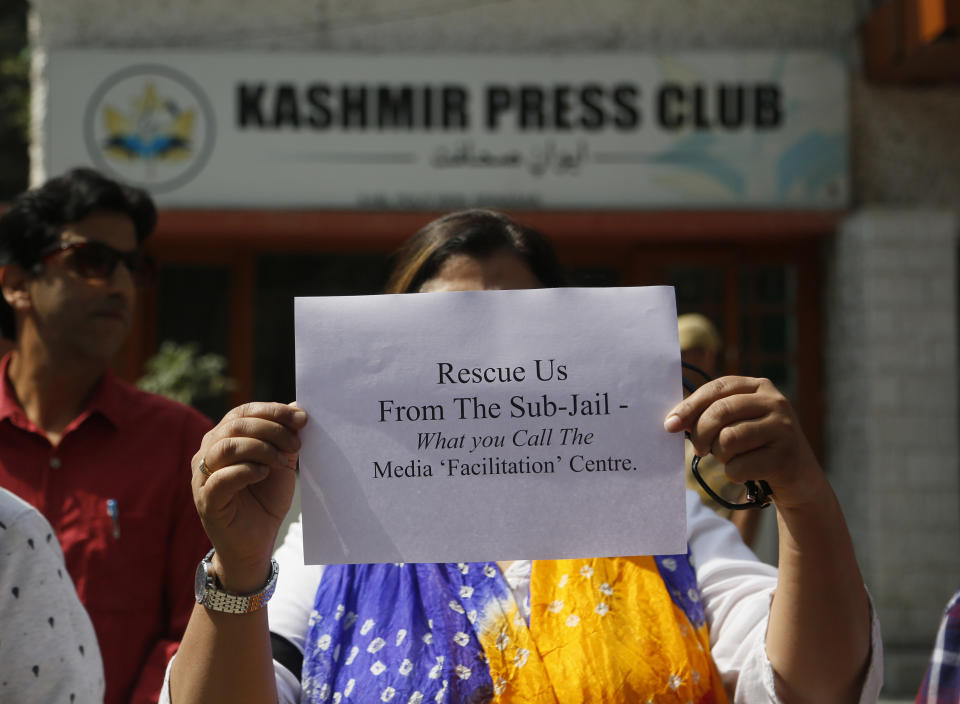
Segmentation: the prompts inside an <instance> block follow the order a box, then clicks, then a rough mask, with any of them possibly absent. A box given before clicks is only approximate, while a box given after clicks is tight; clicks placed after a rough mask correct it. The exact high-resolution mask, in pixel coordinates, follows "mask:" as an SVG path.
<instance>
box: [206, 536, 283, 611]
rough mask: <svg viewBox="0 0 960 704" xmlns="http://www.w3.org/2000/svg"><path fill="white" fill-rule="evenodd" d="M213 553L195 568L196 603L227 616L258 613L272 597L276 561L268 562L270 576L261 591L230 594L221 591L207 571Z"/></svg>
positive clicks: (275, 579) (276, 570) (215, 580)
mask: <svg viewBox="0 0 960 704" xmlns="http://www.w3.org/2000/svg"><path fill="white" fill-rule="evenodd" d="M213 553H214V551H213V550H211V551H210V552H208V553H207V555H206V557H204V558H203V561H202V562H201V563H200V565H199V567H198V568H197V579H198V585H197V589H196V598H197V603H199V604H203V605H204V607H206V608H207V609H210V610H211V611H219V612H221V613H227V614H249V613H252V612H254V611H259V610H260V609H262V608H263V607H264V606H266V605H267V602H268V601H270V597H272V596H273V592H274V590H275V589H276V587H277V575H278V574H279V572H280V566H279V565H278V564H277V561H276V560H274V559H272V558H271V560H270V576H269V577H268V578H267V583H266V585H265V586H264V587H263V589H261V590H260V591H257V592H254V593H253V594H230V593H229V592H226V591H224V590H223V588H222V585H221V584H220V580H219V579H216V578H215V576H213V575H211V574H210V573H209V571H208V566H209V565H210V564H211V561H212V558H213ZM201 571H202V572H203V575H204V579H203V580H202V581H203V584H202V586H201V585H200V584H199V582H200V581H201V579H200V573H201Z"/></svg>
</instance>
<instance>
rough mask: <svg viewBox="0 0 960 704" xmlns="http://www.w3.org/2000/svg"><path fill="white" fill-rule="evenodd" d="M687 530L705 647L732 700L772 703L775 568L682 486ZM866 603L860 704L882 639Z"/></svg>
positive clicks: (875, 674) (870, 696)
mask: <svg viewBox="0 0 960 704" xmlns="http://www.w3.org/2000/svg"><path fill="white" fill-rule="evenodd" d="M687 535H688V540H689V542H690V552H691V554H692V558H693V563H694V567H695V569H696V571H697V584H698V586H699V589H700V597H701V599H702V600H703V607H704V611H705V612H706V617H707V623H708V624H709V628H710V649H711V653H712V655H713V660H714V662H715V663H716V664H717V669H718V670H719V671H720V676H721V678H722V679H723V684H724V687H725V688H726V690H727V694H728V696H729V697H730V699H731V702H733V704H755V703H763V702H770V703H771V704H778V703H779V701H780V700H779V699H778V698H777V695H776V689H775V683H774V673H773V667H772V666H771V665H770V661H769V660H768V659H767V649H766V638H767V623H768V622H769V618H770V601H771V599H772V597H773V592H774V590H775V589H776V586H777V570H776V569H775V568H774V567H772V566H770V565H767V564H766V563H763V562H760V561H759V560H757V558H756V556H755V555H754V554H753V552H751V550H750V549H749V548H748V547H747V546H746V545H744V544H743V541H742V540H740V534H739V533H738V532H737V529H736V527H735V526H734V525H733V524H732V523H730V521H727V520H725V519H723V518H720V517H719V516H717V515H716V514H715V513H713V511H711V510H710V509H708V508H707V507H706V506H704V505H703V503H702V502H701V501H700V498H699V496H697V494H696V492H692V491H688V492H687ZM870 608H871V618H872V623H871V644H872V647H871V652H870V665H869V669H868V671H867V676H866V678H865V680H864V685H863V690H862V692H861V695H860V702H861V704H867V703H868V702H875V701H876V700H877V697H878V696H879V693H880V687H881V685H882V684H883V665H882V663H883V645H882V642H881V640H880V624H879V622H878V620H877V617H876V611H875V610H874V609H873V604H872V603H871V605H870Z"/></svg>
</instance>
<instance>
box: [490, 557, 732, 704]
mask: <svg viewBox="0 0 960 704" xmlns="http://www.w3.org/2000/svg"><path fill="white" fill-rule="evenodd" d="M662 559H663V560H666V563H667V564H666V566H665V567H663V569H665V570H667V571H668V572H669V568H670V567H675V568H676V570H675V571H677V570H680V569H681V566H682V565H681V562H686V556H674V557H668V558H662ZM691 571H692V570H691ZM682 581H683V582H686V581H687V580H682ZM674 587H675V590H676V591H677V592H678V594H677V595H675V597H682V599H678V600H680V601H681V602H682V601H683V600H684V599H685V600H686V601H688V602H690V603H691V604H697V603H698V602H699V593H697V592H695V591H694V592H690V590H691V589H695V585H690V586H686V588H685V589H684V592H685V593H680V592H679V590H680V589H681V588H683V587H682V586H681V585H679V584H676V585H674ZM695 612H696V611H695ZM699 614H700V616H701V617H700V618H698V619H696V620H698V621H700V623H699V624H696V625H695V624H694V623H692V622H691V619H690V617H689V615H688V614H687V612H686V611H685V610H684V608H683V605H682V604H680V605H678V604H677V603H675V601H674V598H671V594H670V591H669V589H668V586H667V584H666V583H665V581H664V579H663V578H662V577H661V575H660V569H658V566H657V563H656V562H655V560H654V558H653V557H632V558H607V559H592V560H557V561H544V562H535V563H534V565H533V571H532V574H531V582H530V624H529V626H528V625H527V623H526V620H525V619H524V618H523V616H522V615H521V614H520V612H519V610H518V608H517V606H516V604H515V602H513V601H511V602H509V605H508V606H507V609H504V610H501V611H500V613H494V612H493V610H488V611H487V612H486V613H485V615H484V618H483V619H482V620H481V621H479V622H478V624H477V631H478V634H479V639H480V643H481V644H482V645H483V649H484V651H485V652H486V654H487V657H488V658H489V661H490V662H489V666H490V675H491V679H492V680H493V686H494V692H495V693H496V694H497V698H496V699H495V700H494V701H497V702H503V704H521V703H522V704H527V703H528V702H530V703H532V702H556V703H557V704H566V703H567V702H570V703H573V702H598V703H599V702H611V703H612V702H656V703H657V704H661V703H663V704H666V703H667V702H670V703H673V702H676V703H677V704H687V703H688V702H693V703H694V704H706V703H707V702H715V703H716V704H720V703H721V702H724V703H725V702H726V695H725V694H724V690H723V684H722V682H721V681H720V676H719V674H718V673H717V669H716V667H715V665H714V664H713V660H712V658H711V657H710V640H709V635H708V633H707V626H706V623H705V622H704V621H703V619H702V610H700V611H699Z"/></svg>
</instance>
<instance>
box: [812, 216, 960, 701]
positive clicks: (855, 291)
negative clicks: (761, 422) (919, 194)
mask: <svg viewBox="0 0 960 704" xmlns="http://www.w3.org/2000/svg"><path fill="white" fill-rule="evenodd" d="M956 231H957V220H956V218H955V217H954V216H953V214H952V213H949V212H945V211H930V210H916V209H914V210H890V209H869V210H864V211H861V212H859V213H857V214H855V215H853V216H851V217H850V218H849V219H848V220H847V221H846V222H845V223H844V224H843V227H842V228H841V230H840V232H839V233H838V234H837V236H836V238H835V239H834V241H833V242H832V245H831V251H830V256H829V257H828V259H827V261H828V267H827V291H826V294H827V295H826V299H827V301H828V314H827V316H826V340H827V344H826V377H827V389H826V391H827V393H826V399H827V411H828V412H827V429H826V445H827V462H828V466H829V467H830V469H831V479H832V481H833V483H834V486H835V487H836V489H837V492H838V494H839V495H840V499H841V501H842V502H843V505H844V508H845V511H846V513H847V517H848V521H849V523H850V529H851V532H852V533H853V536H854V541H855V543H856V546H857V550H858V554H859V558H860V564H861V568H862V569H863V573H864V578H865V579H866V581H867V584H868V585H869V587H870V589H871V592H872V594H873V598H874V602H875V604H876V607H877V610H878V612H879V614H880V617H881V623H882V624H883V630H884V641H885V651H886V662H885V665H886V683H887V687H888V690H889V692H891V693H895V694H910V693H915V692H916V688H917V685H918V683H919V680H920V677H921V676H922V673H923V669H924V668H925V666H926V663H927V661H928V660H929V657H930V650H931V646H932V640H933V637H934V634H935V632H936V627H937V624H938V622H939V618H940V614H941V611H942V609H943V607H944V605H945V603H946V601H947V599H948V598H949V597H950V595H951V594H952V593H953V591H954V590H955V589H957V587H960V559H958V556H960V475H958V471H957V467H958V464H957V456H958V449H960V447H958V438H957V429H958V422H960V416H958V408H957V388H958V386H957V384H958V377H957V315H958V311H957V295H956V275H957V249H956Z"/></svg>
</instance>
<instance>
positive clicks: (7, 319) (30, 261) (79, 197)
mask: <svg viewBox="0 0 960 704" xmlns="http://www.w3.org/2000/svg"><path fill="white" fill-rule="evenodd" d="M94 211H107V212H111V213H120V214H121V215H126V216H127V217H129V218H130V220H131V221H132V222H133V228H134V231H135V232H136V235H137V242H138V243H140V242H143V240H145V239H146V238H147V237H148V236H149V235H150V233H152V232H153V229H154V227H156V224H157V209H156V206H154V204H153V200H152V199H151V198H150V195H149V194H148V193H147V192H146V191H144V190H142V189H140V188H135V187H133V186H127V185H125V184H122V183H117V182H116V181H112V180H111V179H108V178H106V177H105V176H103V175H101V174H99V173H98V172H96V171H94V170H93V169H85V168H78V169H72V170H70V171H68V172H66V173H65V174H63V175H62V176H57V177H56V178H52V179H50V180H49V181H47V182H46V183H44V184H43V185H42V186H39V187H38V188H32V189H30V190H28V191H24V192H23V193H21V194H20V195H19V196H17V197H16V198H15V199H14V200H13V202H12V203H11V204H10V209H9V210H8V211H7V212H6V213H5V214H4V215H3V217H0V266H6V265H10V264H14V265H16V266H19V267H20V268H22V269H23V270H24V271H28V272H29V271H30V270H31V269H32V268H33V267H34V266H35V265H36V264H37V263H38V262H39V261H40V258H41V256H42V255H43V253H45V252H47V251H49V250H50V248H51V247H53V246H54V245H55V244H56V243H57V242H59V241H60V235H61V233H62V232H63V230H64V228H65V227H66V226H67V225H69V224H71V223H75V222H79V221H80V220H83V219H84V218H85V217H87V216H88V215H90V214H91V213H93V212H94ZM0 335H3V337H7V338H10V339H11V340H12V339H14V338H15V336H16V327H15V318H14V314H13V309H12V308H11V307H10V306H9V305H7V302H6V301H4V300H3V299H2V298H0Z"/></svg>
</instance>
